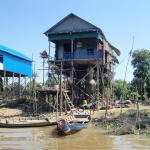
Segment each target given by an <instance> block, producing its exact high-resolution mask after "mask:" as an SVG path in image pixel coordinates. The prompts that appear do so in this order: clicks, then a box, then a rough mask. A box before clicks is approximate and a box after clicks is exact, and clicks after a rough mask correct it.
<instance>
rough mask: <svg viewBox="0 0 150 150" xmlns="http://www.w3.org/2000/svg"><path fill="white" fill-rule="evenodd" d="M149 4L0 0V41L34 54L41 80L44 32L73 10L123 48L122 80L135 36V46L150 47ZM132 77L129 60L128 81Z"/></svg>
mask: <svg viewBox="0 0 150 150" xmlns="http://www.w3.org/2000/svg"><path fill="white" fill-rule="evenodd" d="M149 7H150V0H57V1H56V0H0V44H1V45H5V46H7V47H9V48H12V49H15V50H17V51H19V52H21V53H23V54H25V55H26V56H28V57H30V58H31V57H32V54H33V59H34V60H35V66H36V69H37V73H38V75H39V76H40V77H39V78H38V80H39V81H40V80H41V76H42V73H41V71H40V70H38V69H40V68H42V64H41V63H40V62H41V60H40V58H39V53H40V52H41V51H43V50H47V51H48V39H47V37H46V36H45V35H44V34H43V33H44V32H45V31H46V30H48V29H49V28H50V27H51V26H53V25H54V24H56V23H57V22H58V21H60V20H61V19H62V18H64V17H65V16H67V15H68V14H69V13H71V12H72V13H74V14H76V15H77V16H79V17H81V18H83V19H85V20H87V21H89V22H91V23H92V24H94V25H96V26H98V27H99V28H101V29H102V31H103V33H104V34H105V36H106V38H107V40H108V41H109V42H110V43H112V44H113V45H114V46H115V47H117V48H118V49H119V50H120V51H121V56H119V57H118V59H119V62H120V64H119V65H117V66H116V70H115V72H116V73H115V79H122V80H123V79H124V76H125V68H126V65H127V60H128V58H129V52H130V50H131V48H132V42H133V36H134V45H133V49H134V50H136V49H142V48H146V49H150V8H149ZM51 50H52V53H54V49H53V48H52V49H51ZM130 61H131V59H130ZM132 78H133V68H132V66H131V64H130V63H129V65H128V70H127V75H126V81H128V82H130V81H131V80H132Z"/></svg>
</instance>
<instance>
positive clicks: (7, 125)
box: [0, 120, 56, 128]
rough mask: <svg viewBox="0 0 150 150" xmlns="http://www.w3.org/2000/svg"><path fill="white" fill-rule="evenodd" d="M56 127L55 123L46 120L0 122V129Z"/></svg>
mask: <svg viewBox="0 0 150 150" xmlns="http://www.w3.org/2000/svg"><path fill="white" fill-rule="evenodd" d="M50 125H56V123H55V122H49V121H47V120H24V121H17V122H9V121H6V122H0V128H27V127H42V126H50Z"/></svg>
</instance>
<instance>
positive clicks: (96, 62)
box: [96, 40, 100, 109]
mask: <svg viewBox="0 0 150 150" xmlns="http://www.w3.org/2000/svg"><path fill="white" fill-rule="evenodd" d="M98 50H99V41H98V40H97V53H98ZM97 56H98V57H97V61H96V63H97V65H96V67H97V109H99V96H100V95H99V94H100V93H99V92H100V91H99V90H100V89H99V70H100V68H99V67H100V65H99V55H97Z"/></svg>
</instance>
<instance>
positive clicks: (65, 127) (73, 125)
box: [57, 119, 88, 135]
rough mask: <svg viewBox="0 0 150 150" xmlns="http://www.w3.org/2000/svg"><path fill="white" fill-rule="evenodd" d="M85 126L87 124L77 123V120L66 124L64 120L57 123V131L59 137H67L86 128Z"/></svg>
mask: <svg viewBox="0 0 150 150" xmlns="http://www.w3.org/2000/svg"><path fill="white" fill-rule="evenodd" d="M87 125H88V122H81V121H80V122H78V121H77V120H72V121H69V122H68V121H67V120H65V119H61V120H59V121H58V124H57V131H58V134H59V135H68V134H71V133H75V132H78V131H80V130H82V129H84V128H86V127H87Z"/></svg>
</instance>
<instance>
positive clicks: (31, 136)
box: [0, 126, 150, 150]
mask: <svg viewBox="0 0 150 150" xmlns="http://www.w3.org/2000/svg"><path fill="white" fill-rule="evenodd" d="M55 128H56V127H55V126H51V127H40V128H22V129H6V128H3V129H2V128H0V150H141V149H142V150H149V149H150V138H146V137H144V136H135V135H125V136H112V135H104V131H103V130H102V129H100V128H98V127H94V126H89V127H88V128H87V129H84V130H82V131H80V132H78V133H76V134H73V135H69V136H64V137H59V136H57V135H56V132H55Z"/></svg>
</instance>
